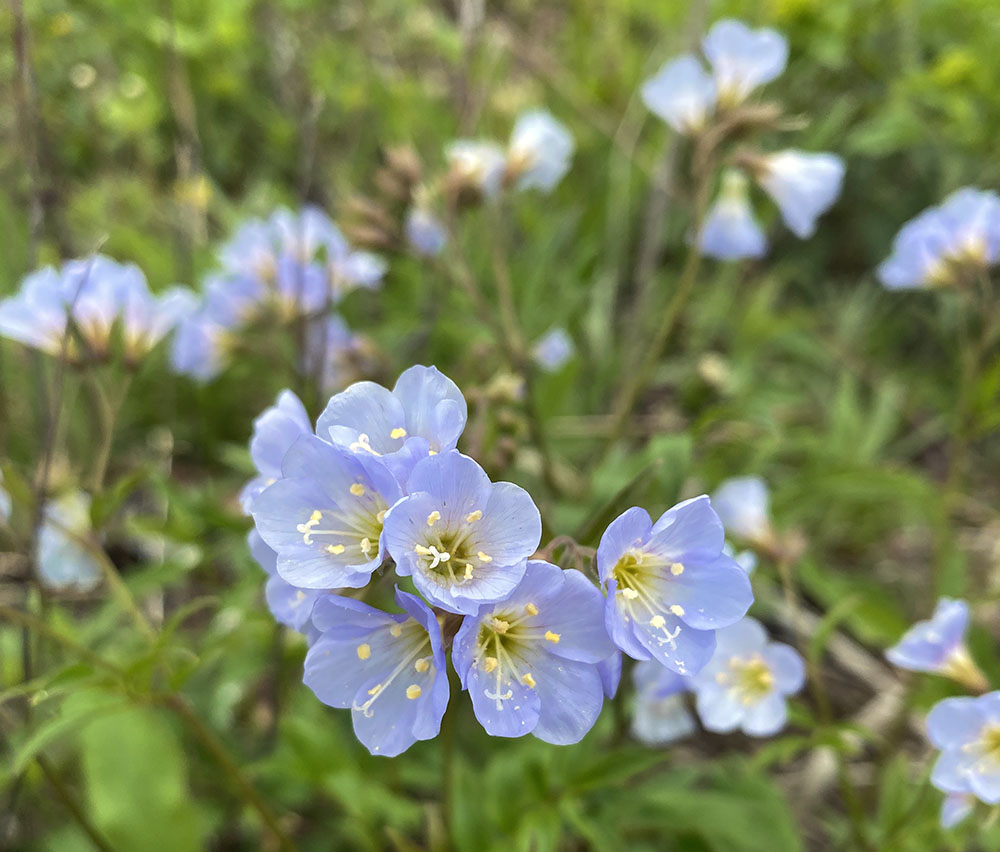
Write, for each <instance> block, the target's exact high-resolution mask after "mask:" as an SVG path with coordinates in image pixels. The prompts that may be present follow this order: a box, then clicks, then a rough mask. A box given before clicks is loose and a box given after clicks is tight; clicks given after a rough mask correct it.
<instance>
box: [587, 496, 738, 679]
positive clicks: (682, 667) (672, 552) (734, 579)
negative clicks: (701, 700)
mask: <svg viewBox="0 0 1000 852" xmlns="http://www.w3.org/2000/svg"><path fill="white" fill-rule="evenodd" d="M723 544H724V536H723V531H722V524H721V523H720V522H719V518H718V517H717V516H716V514H715V512H714V511H713V510H712V505H711V503H710V502H709V499H708V497H705V496H701V497H696V498H694V499H692V500H686V501H684V502H683V503H679V504H678V505H676V506H674V507H673V508H672V509H670V510H669V511H667V512H664V514H663V515H661V516H660V519H659V520H658V521H657V522H656V523H655V524H654V523H653V522H652V520H651V519H650V517H649V513H648V512H646V511H645V509H640V508H632V509H629V510H628V511H626V512H625V513H624V514H622V515H620V516H619V517H618V518H617V519H616V520H614V521H613V522H612V523H611V525H610V526H609V527H608V529H607V530H606V531H605V533H604V535H603V536H602V537H601V543H600V546H599V547H598V550H597V569H598V572H599V573H600V577H601V582H602V583H603V584H605V585H606V586H607V589H608V598H607V605H606V609H605V621H606V624H607V628H608V633H609V634H610V635H611V638H612V639H613V640H614V642H615V644H616V645H617V646H618V647H619V648H621V649H622V650H623V651H624V652H625V653H626V654H628V655H629V656H630V657H633V658H634V659H637V660H648V659H650V658H653V659H656V660H658V661H659V662H661V663H662V664H663V665H665V666H668V667H670V668H671V669H673V670H674V671H676V672H678V673H680V674H693V673H695V672H697V671H699V670H700V669H701V668H702V666H704V665H705V663H707V662H708V660H709V658H710V657H711V656H712V652H713V651H714V650H715V631H716V629H717V628H720V627H725V626H727V625H730V624H733V623H734V622H736V621H738V620H739V619H740V618H742V617H743V615H744V614H745V613H746V611H747V609H748V608H749V606H750V604H751V602H752V601H753V593H752V592H751V590H750V581H749V580H748V579H747V575H746V573H745V572H744V571H743V569H742V568H740V567H739V566H738V565H737V564H736V563H735V562H734V561H733V560H732V559H731V558H730V557H728V556H726V555H725V554H724V553H723V552H722V547H723Z"/></svg>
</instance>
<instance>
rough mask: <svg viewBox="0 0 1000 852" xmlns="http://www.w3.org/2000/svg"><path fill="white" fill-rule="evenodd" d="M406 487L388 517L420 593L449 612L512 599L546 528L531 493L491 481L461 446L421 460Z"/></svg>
mask: <svg viewBox="0 0 1000 852" xmlns="http://www.w3.org/2000/svg"><path fill="white" fill-rule="evenodd" d="M405 490H406V493H407V496H406V497H405V498H404V499H402V500H400V501H399V502H398V503H396V504H395V505H394V506H393V507H392V508H391V509H390V510H389V513H388V514H387V515H386V518H385V534H384V538H385V546H386V549H387V550H388V552H389V555H390V556H392V558H393V559H394V560H395V562H396V573H398V574H399V575H400V576H403V577H408V576H412V577H413V583H414V585H415V586H416V587H417V591H418V592H420V593H421V594H422V595H423V596H424V597H425V598H427V600H429V601H430V602H431V603H433V604H436V605H437V606H440V607H442V608H443V609H446V610H448V611H449V612H457V613H462V614H463V615H471V614H473V613H475V612H476V610H477V609H478V608H479V607H480V606H481V605H483V604H489V603H495V602H496V601H500V600H504V599H505V598H506V597H507V596H508V595H509V594H510V593H511V592H512V591H513V589H514V587H515V586H517V584H518V583H519V582H520V581H521V578H522V577H523V576H524V571H525V565H526V564H527V559H528V557H529V556H531V554H532V553H534V552H535V549H536V548H537V547H538V543H539V540H540V539H541V535H542V522H541V517H540V515H539V513H538V509H537V507H536V506H535V504H534V502H533V501H532V499H531V497H530V495H529V494H528V492H527V491H525V490H524V489H523V488H520V487H518V486H517V485H514V484H513V483H511V482H490V478H489V477H488V476H487V475H486V472H485V471H484V470H483V469H482V468H481V467H480V466H479V465H478V464H476V462H475V461H473V460H472V459H470V458H469V457H468V456H464V455H462V454H461V453H459V452H458V451H457V450H452V451H450V452H446V453H440V454H438V455H433V456H428V457H426V458H424V459H422V460H421V461H419V462H417V464H416V465H415V466H414V467H413V472H412V473H411V474H410V477H409V480H408V481H407V482H406V487H405ZM605 656H607V655H605Z"/></svg>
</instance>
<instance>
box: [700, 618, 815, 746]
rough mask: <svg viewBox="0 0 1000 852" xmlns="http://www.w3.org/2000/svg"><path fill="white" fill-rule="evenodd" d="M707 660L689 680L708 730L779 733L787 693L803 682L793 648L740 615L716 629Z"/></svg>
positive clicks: (760, 734) (759, 734)
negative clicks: (772, 638) (771, 638)
mask: <svg viewBox="0 0 1000 852" xmlns="http://www.w3.org/2000/svg"><path fill="white" fill-rule="evenodd" d="M716 637H717V639H718V647H717V648H716V650H715V654H714V655H713V657H712V659H711V661H710V662H709V664H708V665H707V666H705V668H703V669H702V670H701V671H700V672H699V673H698V674H697V675H695V676H694V677H693V678H692V686H693V688H694V690H695V692H696V693H697V696H698V698H697V702H696V706H697V710H698V716H699V718H700V719H701V723H702V725H704V726H705V727H706V728H707V729H708V730H710V731H716V732H718V733H727V732H729V731H735V730H736V729H737V728H740V729H742V730H743V732H744V733H745V734H749V735H750V736H753V737H766V736H770V735H771V734H775V733H777V732H778V731H780V730H781V729H782V728H783V727H784V725H785V720H786V719H787V717H788V707H787V704H786V696H788V695H793V694H794V693H796V692H798V691H799V690H800V689H801V688H802V684H803V683H804V682H805V667H804V666H803V663H802V658H801V657H800V656H799V655H798V653H797V652H796V651H795V649H794V648H791V647H790V646H788V645H784V644H782V643H780V642H769V641H768V638H767V633H766V632H765V630H764V628H763V627H762V626H761V624H760V622H759V621H757V620H756V619H753V618H749V617H748V618H744V619H743V620H742V621H740V622H738V623H737V624H734V625H732V626H731V627H726V628H724V629H722V630H719V631H717V633H716Z"/></svg>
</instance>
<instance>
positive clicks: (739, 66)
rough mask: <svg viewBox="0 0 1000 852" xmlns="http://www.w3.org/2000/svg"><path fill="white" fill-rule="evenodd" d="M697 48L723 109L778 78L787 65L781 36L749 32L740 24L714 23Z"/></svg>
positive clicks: (750, 30) (786, 55) (732, 21)
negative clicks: (713, 82) (707, 65)
mask: <svg viewBox="0 0 1000 852" xmlns="http://www.w3.org/2000/svg"><path fill="white" fill-rule="evenodd" d="M701 45H702V50H704V51H705V56H706V58H707V59H708V61H709V62H710V63H711V65H712V72H713V74H714V76H715V85H716V88H717V90H718V93H719V103H721V104H722V105H723V106H737V105H738V104H741V103H743V101H745V100H746V99H747V96H748V95H749V94H750V93H751V92H752V91H753V90H754V89H756V88H758V87H759V86H763V85H764V84H765V83H770V82H771V81H772V80H773V79H775V77H777V76H779V75H780V74H781V72H782V71H784V70H785V65H786V64H787V63H788V42H787V41H786V39H785V37H784V36H783V35H781V33H778V32H775V31H774V30H771V29H766V28H761V29H759V30H753V29H750V27H748V26H747V25H746V24H744V23H743V22H742V21H735V20H732V19H725V20H721V21H717V22H716V23H715V24H714V25H713V26H712V28H711V29H710V30H709V31H708V35H706V36H705V38H704V39H702V43H701Z"/></svg>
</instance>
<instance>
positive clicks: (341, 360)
mask: <svg viewBox="0 0 1000 852" xmlns="http://www.w3.org/2000/svg"><path fill="white" fill-rule="evenodd" d="M363 344H364V341H363V338H361V337H359V336H358V335H356V334H355V333H354V332H353V331H351V329H349V328H348V327H347V323H345V322H344V319H343V317H341V316H340V315H339V314H332V315H330V316H320V317H314V318H312V319H310V320H309V322H308V323H307V324H306V333H305V347H304V350H303V353H302V361H301V369H302V372H303V374H304V375H307V376H316V377H317V379H318V383H319V387H320V388H321V389H323V390H324V391H325V392H327V393H333V392H334V391H340V390H343V388H344V385H345V384H347V378H346V377H347V376H348V375H350V374H351V359H352V357H353V356H356V355H359V354H362V350H363Z"/></svg>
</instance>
